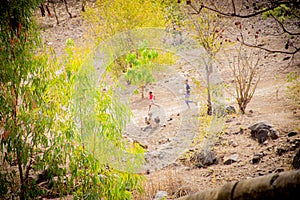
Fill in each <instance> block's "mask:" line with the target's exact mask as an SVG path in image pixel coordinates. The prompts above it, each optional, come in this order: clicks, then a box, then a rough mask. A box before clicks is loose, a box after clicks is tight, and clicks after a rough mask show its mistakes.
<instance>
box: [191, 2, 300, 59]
mask: <svg viewBox="0 0 300 200" xmlns="http://www.w3.org/2000/svg"><path fill="white" fill-rule="evenodd" d="M186 3H187V4H188V5H189V6H190V7H191V8H192V9H193V11H194V12H193V14H196V15H199V14H201V13H202V12H203V11H204V10H208V11H210V12H214V13H216V14H218V15H220V16H224V17H228V18H234V19H240V20H239V22H238V23H240V25H242V23H241V21H242V20H247V19H251V18H255V19H257V20H258V21H259V20H261V19H266V18H271V19H272V20H273V21H274V22H275V23H276V24H277V25H278V28H277V30H278V32H277V33H276V34H275V35H276V37H278V38H281V37H282V35H286V36H287V37H286V42H285V43H282V46H281V48H280V49H278V47H272V45H271V43H269V45H270V46H271V47H270V46H269V47H268V46H267V47H264V46H262V45H261V44H253V43H251V41H248V40H245V38H246V37H242V35H241V37H240V38H239V40H238V41H239V42H241V43H242V44H244V45H245V46H248V47H252V48H259V49H262V50H265V51H267V52H269V53H282V54H287V55H292V57H290V59H292V58H293V57H294V55H295V54H297V53H299V50H300V47H299V44H297V41H298V40H299V36H300V32H299V27H298V25H297V23H298V21H299V17H300V8H299V0H290V1H272V0H264V1H259V2H258V1H234V0H233V1H230V2H226V1H224V2H223V4H222V5H221V6H220V5H218V4H220V2H215V1H211V0H207V1H201V3H200V5H195V4H193V3H191V1H186ZM258 17H260V18H258ZM245 23H247V22H246V21H245ZM252 27H253V30H252V31H251V32H250V33H251V34H253V35H254V36H255V37H258V36H259V34H260V35H267V36H271V37H274V34H270V30H269V29H268V28H266V27H265V28H264V29H263V30H262V29H261V27H255V25H254V24H252ZM243 29H244V32H246V34H248V33H249V29H248V30H247V27H243ZM273 30H274V29H273ZM275 30H276V29H275Z"/></svg>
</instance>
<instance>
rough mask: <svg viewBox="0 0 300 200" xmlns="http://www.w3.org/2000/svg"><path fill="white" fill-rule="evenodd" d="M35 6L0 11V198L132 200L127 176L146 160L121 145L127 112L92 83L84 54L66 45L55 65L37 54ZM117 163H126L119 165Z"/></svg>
mask: <svg viewBox="0 0 300 200" xmlns="http://www.w3.org/2000/svg"><path fill="white" fill-rule="evenodd" d="M39 3H40V1H37V0H36V1H34V0H32V1H30V2H29V1H27V0H26V1H23V0H21V1H5V2H4V4H1V5H0V11H1V14H0V19H1V20H0V44H1V47H2V48H0V59H1V64H0V121H1V122H0V132H1V133H4V134H3V135H4V136H3V137H2V138H1V139H0V147H1V151H0V159H1V165H0V198H1V199H2V198H3V199H16V198H17V197H19V199H21V200H23V199H37V198H42V197H44V196H47V197H62V196H64V195H66V194H73V196H74V198H75V199H76V198H80V199H83V198H94V199H102V198H106V199H130V197H131V195H132V193H133V191H134V190H140V187H139V184H138V183H139V181H140V180H141V178H140V176H139V175H137V174H134V173H133V172H134V170H136V167H137V166H138V165H141V164H142V161H143V155H144V154H143V153H142V151H141V148H140V147H139V146H138V145H133V144H132V143H130V142H128V141H125V140H122V134H121V133H122V128H124V126H125V124H126V119H127V118H126V119H125V117H124V115H123V114H128V110H126V109H125V108H124V105H122V104H120V102H119V101H118V99H117V98H116V97H114V95H113V92H112V91H110V92H109V93H108V94H107V95H103V94H102V93H101V88H99V87H96V86H95V82H93V81H94V80H95V79H90V78H91V77H92V75H93V74H96V73H95V72H94V71H92V70H91V69H94V70H95V68H94V67H93V65H92V64H91V63H93V62H91V60H90V58H91V54H90V49H89V48H86V50H85V51H82V50H83V49H84V48H83V49H80V53H78V52H76V48H75V46H74V42H72V41H71V40H68V41H67V48H66V51H67V54H66V57H65V58H62V59H61V60H57V59H56V55H55V54H53V53H52V52H53V50H51V49H43V47H42V46H41V41H40V36H39V34H38V32H37V28H36V26H35V24H34V21H33V19H32V13H33V12H34V11H35V9H36V8H37V7H38V5H39ZM79 55H81V56H79ZM88 55H89V56H88ZM88 61H90V62H88ZM86 62H88V63H86ZM84 64H85V65H84ZM87 66H88V67H87ZM84 67H86V68H84ZM85 70H91V71H85ZM83 80H88V81H90V82H88V81H87V82H84V81H83ZM80 83H81V84H83V85H80ZM85 83H86V85H84V84H85ZM85 86H92V87H91V88H90V87H87V88H88V89H89V90H86V89H87V88H86V87H85ZM79 92H80V93H79ZM77 95H78V97H79V99H77V98H76V97H77ZM80 97H82V98H80ZM84 98H87V99H88V100H89V101H85V99H84ZM91 102H92V104H89V105H88V104H87V103H91ZM108 109H110V110H109V111H110V112H107V111H108ZM87 112H88V114H87ZM91 113H93V114H91ZM78 116H79V117H78ZM87 116H90V117H91V118H89V119H90V120H87V121H84V119H85V118H86V117H87ZM77 122H78V123H77ZM95 138H96V139H95ZM93 139H94V140H93ZM88 141H94V142H95V143H93V144H90V143H88ZM99 141H101V142H102V143H100V142H99ZM96 142H98V143H96ZM105 144H106V145H107V146H105ZM108 146H110V147H114V148H112V149H110V152H109V153H110V154H107V152H104V151H100V150H103V149H106V147H108ZM93 148H94V149H93ZM99 149H100V150H99ZM113 150H115V151H116V154H117V155H114V151H113ZM99 155H101V156H99ZM108 155H109V156H108ZM111 155H113V156H114V157H113V158H114V160H116V158H118V162H116V163H113V162H112V160H110V159H108V158H109V157H111ZM122 156H123V157H122ZM125 156H127V157H125ZM120 157H121V158H130V159H128V162H127V163H123V162H121V161H120ZM104 158H105V159H104ZM131 160H134V161H137V163H132V162H129V161H131ZM108 161H110V162H109V163H108ZM107 164H109V169H108V165H107ZM122 167H123V168H122ZM124 167H125V169H126V170H124ZM126 167H128V169H127V168H126Z"/></svg>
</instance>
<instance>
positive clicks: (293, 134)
mask: <svg viewBox="0 0 300 200" xmlns="http://www.w3.org/2000/svg"><path fill="white" fill-rule="evenodd" d="M295 135H297V132H295V131H292V132H289V133H288V137H293V136H295Z"/></svg>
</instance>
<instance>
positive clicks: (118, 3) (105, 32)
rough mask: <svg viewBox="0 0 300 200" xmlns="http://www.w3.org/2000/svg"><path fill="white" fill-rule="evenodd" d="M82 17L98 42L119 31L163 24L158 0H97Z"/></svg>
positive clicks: (162, 15)
mask: <svg viewBox="0 0 300 200" xmlns="http://www.w3.org/2000/svg"><path fill="white" fill-rule="evenodd" d="M84 17H85V19H86V20H87V22H89V23H90V24H91V26H92V27H93V28H92V29H91V31H92V32H93V33H92V34H93V35H97V41H98V42H99V41H102V40H104V39H106V38H108V37H111V36H113V35H115V34H118V33H120V32H124V31H129V30H133V29H137V28H143V27H147V28H148V27H162V26H164V25H165V18H164V14H163V11H162V9H161V1H160V0H136V1H130V0H115V1H110V0H97V3H96V7H94V8H93V9H86V13H85V14H84Z"/></svg>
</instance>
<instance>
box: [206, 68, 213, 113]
mask: <svg viewBox="0 0 300 200" xmlns="http://www.w3.org/2000/svg"><path fill="white" fill-rule="evenodd" d="M209 68H210V67H209V65H208V64H206V65H205V70H206V82H207V114H208V115H212V103H211V95H210V78H209V76H210V69H209Z"/></svg>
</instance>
